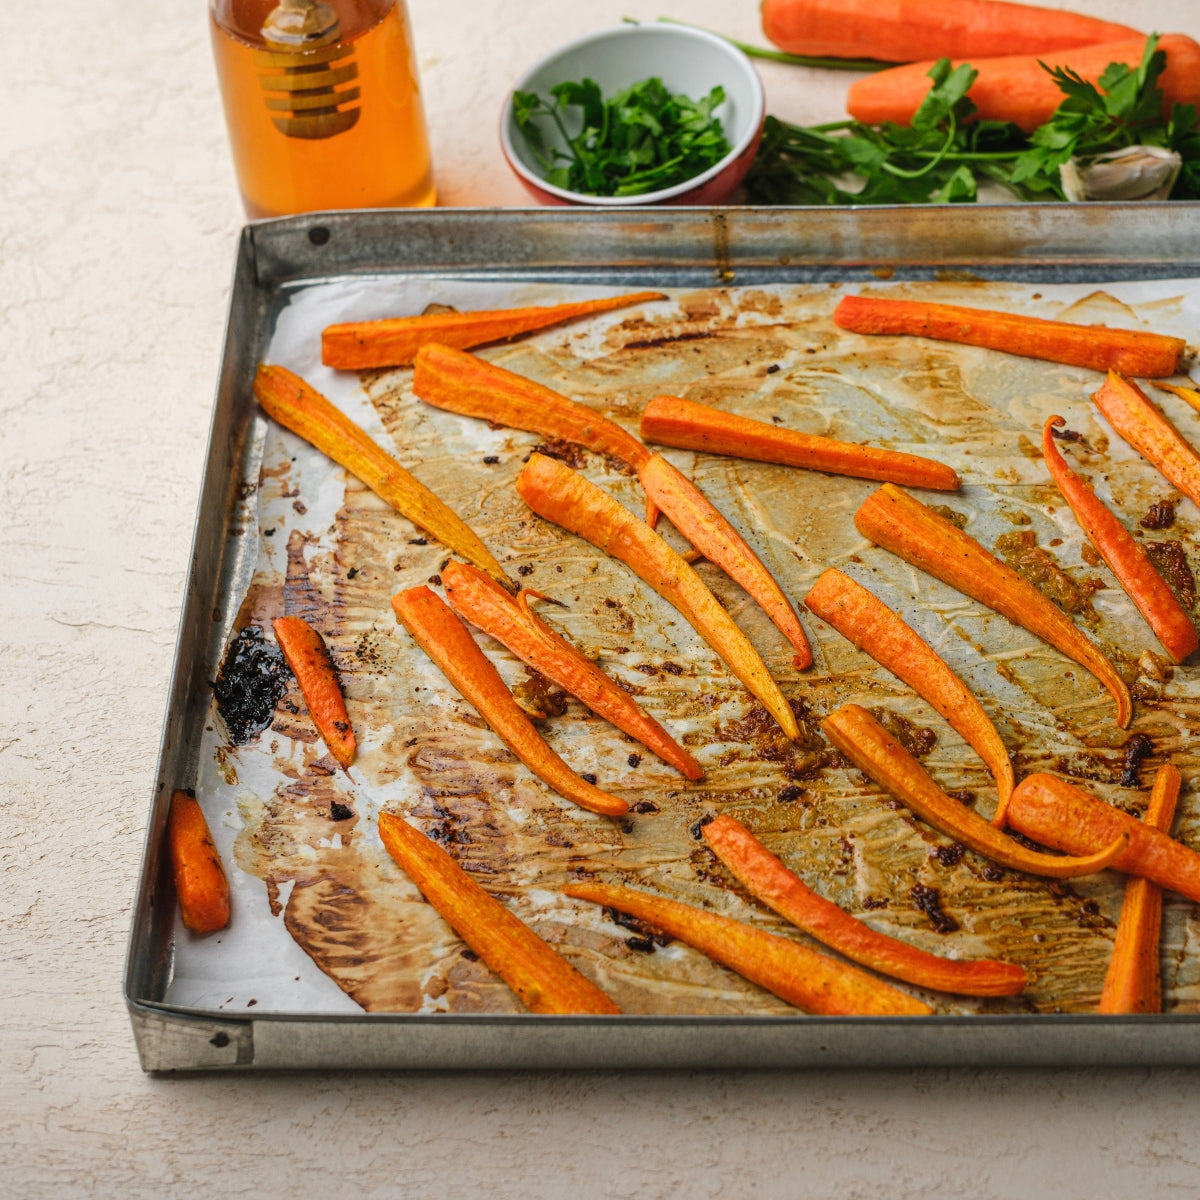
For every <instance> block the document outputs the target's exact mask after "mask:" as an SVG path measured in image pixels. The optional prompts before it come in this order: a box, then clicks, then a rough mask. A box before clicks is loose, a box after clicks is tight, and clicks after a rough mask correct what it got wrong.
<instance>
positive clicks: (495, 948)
mask: <svg viewBox="0 0 1200 1200" xmlns="http://www.w3.org/2000/svg"><path fill="white" fill-rule="evenodd" d="M379 836H380V838H381V840H382V841H383V844H384V847H385V849H386V850H387V852H388V853H389V854H390V855H391V856H392V858H394V859H395V860H396V862H397V863H399V865H400V866H401V867H403V868H404V871H405V873H406V874H408V875H409V876H410V877H411V878H412V881H413V882H414V883H415V884H416V885H417V887H418V888H419V889H420V891H421V895H423V896H424V897H425V899H426V900H428V901H429V903H430V904H432V905H433V907H434V908H435V909H437V911H438V913H439V915H440V916H441V917H442V919H443V920H445V921H446V923H447V924H448V925H449V926H450V927H451V928H452V929H453V930H454V932H455V933H457V934H458V936H459V937H460V938H462V940H463V941H464V942H466V943H467V945H468V946H470V947H471V949H472V950H474V951H475V953H476V954H478V955H479V957H480V958H482V959H483V961H484V962H485V963H487V965H488V966H489V967H491V969H492V970H493V971H495V972H496V974H497V975H499V976H500V978H501V979H503V980H504V982H505V983H507V984H508V986H509V987H510V988H512V990H513V991H514V992H516V994H517V996H518V997H519V998H520V1000H521V1002H522V1003H523V1004H524V1005H525V1007H526V1008H528V1009H529V1010H530V1012H535V1013H617V1012H620V1011H621V1010H620V1009H619V1008H618V1007H617V1006H616V1005H615V1004H614V1003H613V1002H612V1001H611V1000H610V999H609V998H608V997H607V996H606V995H605V994H604V993H603V992H602V991H601V990H600V989H599V988H598V987H596V985H595V984H594V983H592V982H591V981H590V980H589V979H587V978H585V977H584V976H583V975H581V974H580V973H579V971H577V970H576V969H575V968H574V967H573V966H571V964H570V963H569V962H567V960H566V959H565V958H563V957H562V955H561V954H559V953H558V952H557V951H556V950H554V949H553V948H552V947H551V946H550V945H549V943H547V942H545V941H543V940H542V939H541V938H540V937H538V935H537V934H536V933H534V931H533V930H532V929H530V928H529V926H528V925H526V924H525V922H524V921H522V920H521V919H520V918H519V917H516V916H514V915H513V914H512V913H511V912H509V911H508V909H507V908H505V907H504V905H503V904H501V903H500V901H499V900H496V899H495V898H494V897H492V896H489V895H488V893H487V892H485V891H484V890H483V888H481V887H480V886H479V884H477V883H476V882H475V880H473V879H472V878H471V876H470V875H468V874H467V872H466V871H464V870H463V869H462V867H460V866H459V865H458V863H456V862H455V861H454V859H453V858H451V857H450V855H449V854H447V853H446V851H445V850H443V849H442V848H441V846H439V845H437V844H436V843H435V842H433V841H431V840H430V839H429V838H427V837H426V836H425V835H424V834H423V833H421V832H420V831H418V830H416V829H414V828H413V827H412V826H411V825H410V824H409V823H408V822H407V821H405V820H404V819H403V818H402V817H398V816H396V815H395V814H394V813H388V812H381V813H380V814H379Z"/></svg>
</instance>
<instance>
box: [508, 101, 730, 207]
mask: <svg viewBox="0 0 1200 1200" xmlns="http://www.w3.org/2000/svg"><path fill="white" fill-rule="evenodd" d="M724 100H725V91H724V89H723V88H720V87H715V88H713V89H712V91H711V92H709V94H708V95H707V96H705V97H704V98H703V99H700V100H692V99H690V98H689V97H687V96H684V95H678V94H673V93H671V92H669V91H668V90H667V88H666V87H665V86H664V84H663V82H662V80H661V79H658V78H654V79H646V80H643V81H642V82H641V83H635V84H634V85H633V86H632V87H628V88H626V89H625V90H624V91H622V92H618V93H617V94H616V95H615V96H613V97H612V99H611V100H605V99H604V96H603V93H602V92H601V90H600V87H599V85H598V84H596V82H595V81H594V80H591V79H584V80H582V81H581V82H578V83H575V82H568V83H560V84H558V85H557V86H555V87H552V88H551V89H550V97H549V98H546V97H543V96H541V95H539V94H538V93H536V92H520V91H519V92H516V93H515V94H514V96H513V108H514V114H515V117H516V122H517V127H518V128H519V129H520V130H521V132H522V133H523V134H524V136H525V139H526V141H527V142H528V144H529V147H530V149H531V150H532V151H533V153H534V155H535V156H536V158H537V160H538V162H539V164H540V165H541V167H542V170H543V171H544V172H545V179H546V182H547V183H550V184H553V185H554V186H555V187H561V188H566V189H568V190H569V191H573V192H585V193H587V194H588V195H592V196H636V195H641V194H643V193H645V192H655V191H658V190H659V189H660V188H666V187H671V186H673V185H674V184H677V183H683V182H684V181H686V180H688V179H691V178H693V177H694V176H696V175H699V174H701V173H702V172H704V171H706V170H708V168H709V167H711V166H714V165H715V164H716V163H718V162H720V161H721V159H722V158H724V157H725V155H726V154H728V153H729V150H730V146H729V142H728V141H727V140H726V138H725V131H724V129H723V128H722V127H721V122H720V121H719V120H718V119H717V118H716V117H715V116H714V115H713V114H714V113H715V111H716V110H717V109H718V108H719V107H720V106H721V104H722V103H723V102H724ZM572 110H578V113H577V114H574V113H572ZM545 120H549V121H550V122H552V123H553V125H554V126H555V127H556V128H557V130H558V132H559V135H560V136H561V138H562V140H563V142H564V144H565V145H566V147H567V149H566V150H563V149H561V148H559V147H558V146H555V145H550V144H549V143H548V141H547V138H546V133H545V130H544V127H543V122H544V121H545ZM571 128H577V129H578V132H576V133H571V132H569V130H570V129H571Z"/></svg>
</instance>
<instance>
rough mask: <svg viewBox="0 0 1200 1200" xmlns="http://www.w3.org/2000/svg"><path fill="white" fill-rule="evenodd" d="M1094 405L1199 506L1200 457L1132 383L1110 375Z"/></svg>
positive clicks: (1137, 449) (1100, 389) (1110, 373)
mask: <svg viewBox="0 0 1200 1200" xmlns="http://www.w3.org/2000/svg"><path fill="white" fill-rule="evenodd" d="M1152 373H1153V372H1148V374H1152ZM1092 402H1093V403H1094V404H1095V405H1096V407H1097V408H1098V409H1099V410H1100V411H1101V413H1103V414H1104V416H1105V417H1106V418H1107V420H1108V423H1109V424H1110V425H1111V426H1112V427H1113V428H1114V429H1115V430H1116V431H1117V433H1118V434H1119V435H1120V436H1121V437H1122V438H1124V439H1125V441H1127V442H1128V443H1129V444H1130V445H1131V446H1132V447H1133V448H1134V449H1135V450H1136V451H1137V452H1138V453H1139V454H1140V455H1141V456H1142V457H1143V458H1144V459H1145V460H1146V461H1147V462H1148V463H1150V465H1151V466H1152V467H1155V468H1156V469H1157V470H1158V471H1159V472H1160V473H1161V474H1162V475H1164V476H1165V477H1166V478H1167V479H1168V480H1170V481H1171V483H1173V484H1174V485H1175V486H1176V487H1177V488H1178V489H1179V490H1180V491H1181V492H1182V493H1183V494H1184V495H1185V496H1186V497H1187V498H1188V499H1189V500H1191V501H1192V503H1193V504H1200V454H1197V453H1196V451H1195V450H1194V449H1193V448H1192V445H1191V443H1190V442H1189V441H1188V440H1187V439H1186V438H1185V437H1184V436H1183V434H1181V433H1180V432H1179V430H1178V429H1176V428H1175V426H1174V425H1172V424H1171V422H1170V421H1168V420H1167V418H1166V417H1165V416H1163V414H1162V412H1161V411H1160V410H1159V409H1158V408H1157V407H1156V406H1155V405H1154V404H1152V403H1151V402H1150V397H1149V396H1147V395H1146V393H1145V392H1143V391H1142V389H1141V388H1140V387H1138V385H1137V384H1136V383H1134V382H1133V380H1131V379H1126V378H1125V377H1124V376H1123V375H1121V374H1119V373H1118V372H1117V371H1109V373H1108V378H1107V379H1105V381H1104V383H1103V384H1101V386H1100V388H1099V390H1098V391H1096V392H1093V393H1092Z"/></svg>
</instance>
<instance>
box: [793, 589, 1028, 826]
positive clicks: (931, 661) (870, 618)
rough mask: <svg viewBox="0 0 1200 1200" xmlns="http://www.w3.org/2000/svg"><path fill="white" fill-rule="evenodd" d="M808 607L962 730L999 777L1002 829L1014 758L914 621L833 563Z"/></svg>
mask: <svg viewBox="0 0 1200 1200" xmlns="http://www.w3.org/2000/svg"><path fill="white" fill-rule="evenodd" d="M804 603H805V604H807V605H808V607H809V609H810V611H812V612H814V613H816V615H817V616H818V617H820V618H821V620H823V621H828V622H829V624H830V625H832V626H833V627H834V629H836V630H837V631H838V633H840V634H841V635H842V636H843V637H845V638H848V639H849V640H850V641H852V642H853V643H854V644H855V646H857V647H858V648H859V649H860V650H865V651H866V653H867V654H869V655H870V656H871V657H872V658H873V659H874V660H875V661H876V662H877V663H879V664H880V666H884V667H886V668H887V669H888V670H889V671H891V672H892V674H893V675H897V676H899V678H900V679H902V680H903V681H904V682H905V683H907V684H908V686H909V687H911V688H912V689H913V691H915V692H916V693H917V695H918V696H920V697H922V698H923V699H924V700H927V701H928V702H929V703H930V704H932V705H933V707H934V708H935V709H937V711H938V712H939V713H941V715H942V716H943V717H944V718H945V719H946V720H947V721H948V722H949V723H950V726H951V728H953V729H955V730H957V731H958V733H959V734H961V735H962V737H963V738H964V740H965V741H966V742H967V744H968V745H970V746H972V747H974V749H975V752H976V753H977V754H978V755H979V757H980V758H982V759H983V761H984V762H985V763H986V764H987V767H988V770H989V771H991V773H992V775H993V776H994V777H995V780H996V793H997V803H996V815H995V817H994V818H993V821H994V823H995V824H996V825H997V826H999V827H1000V828H1001V829H1003V828H1004V810H1005V809H1006V808H1007V807H1008V798H1009V796H1010V795H1011V794H1012V790H1013V782H1014V780H1013V767H1012V760H1011V759H1010V758H1009V756H1008V750H1007V749H1006V748H1005V745H1004V743H1003V742H1002V741H1001V740H1000V735H999V734H998V733H997V732H996V727H995V726H994V725H993V724H992V722H991V721H990V720H989V719H988V715H987V713H985V712H984V711H983V706H982V705H981V704H980V703H979V701H978V700H976V699H975V697H974V696H973V695H972V694H971V692H970V690H969V689H968V688H967V685H966V684H965V683H963V681H962V680H961V679H959V677H958V676H957V675H956V674H955V673H954V672H953V671H952V670H951V669H950V668H949V666H947V664H946V663H945V662H944V661H943V660H942V658H941V657H940V656H939V655H938V654H937V653H936V652H935V651H934V649H933V648H932V647H931V646H930V645H929V643H928V642H926V641H925V639H924V638H922V637H921V636H920V634H918V633H917V632H916V630H914V629H913V628H912V627H911V626H909V625H908V624H907V623H906V622H905V621H903V620H902V619H901V618H900V617H899V616H898V615H897V614H896V613H894V612H893V611H892V610H891V609H890V608H888V606H887V605H886V604H884V602H883V601H882V600H880V599H878V597H876V596H873V595H872V594H871V593H870V592H869V591H867V589H866V588H865V587H863V586H862V585H861V584H859V583H856V582H855V581H854V580H853V579H851V578H850V577H849V576H848V575H844V574H843V573H842V572H841V571H839V570H837V569H836V568H833V567H830V568H829V570H827V571H826V572H824V574H822V575H821V577H820V578H819V579H818V580H817V582H816V583H815V584H814V585H813V587H812V590H811V591H810V592H809V593H808V595H807V596H805V597H804Z"/></svg>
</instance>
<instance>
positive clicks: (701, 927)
mask: <svg viewBox="0 0 1200 1200" xmlns="http://www.w3.org/2000/svg"><path fill="white" fill-rule="evenodd" d="M564 891H565V893H566V895H568V896H572V897H574V898H575V899H576V900H588V901H590V902H591V903H592V904H603V905H604V906H605V907H607V908H615V909H617V910H619V911H620V912H624V913H628V914H629V915H630V916H631V917H636V918H637V919H638V920H639V921H646V922H648V923H649V924H651V925H653V926H655V927H656V928H658V929H661V930H662V931H663V933H665V934H667V935H669V936H670V937H674V938H678V939H679V940H680V941H681V942H687V944H688V945H689V946H693V947H695V949H697V950H699V951H700V952H701V953H702V954H706V955H708V957H709V958H711V959H712V960H713V961H714V962H719V963H721V964H722V966H726V967H729V969H730V970H732V971H736V972H737V973H738V974H739V975H743V976H745V978H747V979H749V980H750V981H751V983H757V984H758V985H759V987H763V988H766V989H767V991H769V992H773V993H774V994H775V995H776V996H778V997H779V998H780V999H781V1000H786V1001H787V1002H788V1003H789V1004H794V1005H795V1006H796V1007H797V1008H802V1009H803V1010H804V1011H805V1012H810V1013H821V1014H827V1015H831V1016H876V1017H910V1016H926V1015H928V1014H929V1013H931V1012H932V1011H933V1010H932V1009H931V1008H930V1007H929V1005H927V1004H925V1003H923V1002H922V1001H920V1000H918V999H916V997H914V996H910V995H908V993H907V992H902V991H900V989H899V988H894V987H892V985H891V984H888V983H884V982H883V980H881V979H876V978H875V977H874V976H873V975H868V974H867V973H866V972H865V971H860V970H859V969H858V968H857V967H852V966H849V965H848V964H846V963H841V962H838V961H837V960H836V959H833V958H829V957H828V956H826V955H824V954H820V953H818V952H817V951H816V950H810V949H809V948H808V947H807V946H802V945H800V943H799V942H793V941H791V940H789V939H788V938H783V937H779V936H778V934H774V933H767V932H766V931H765V930H762V929H755V928H754V927H753V926H752V925H747V924H745V923H744V922H742V921H735V920H734V919H733V918H732V917H723V916H720V915H718V914H717V913H712V912H708V911H707V910H705V909H702V908H696V907H694V906H693V905H690V904H680V903H679V901H677V900H668V899H666V898H665V897H663V896H654V895H650V894H649V893H647V892H641V891H635V890H634V889H633V888H626V887H611V886H608V885H605V884H592V883H588V884H573V885H572V886H570V887H568V888H565V889H564Z"/></svg>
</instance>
